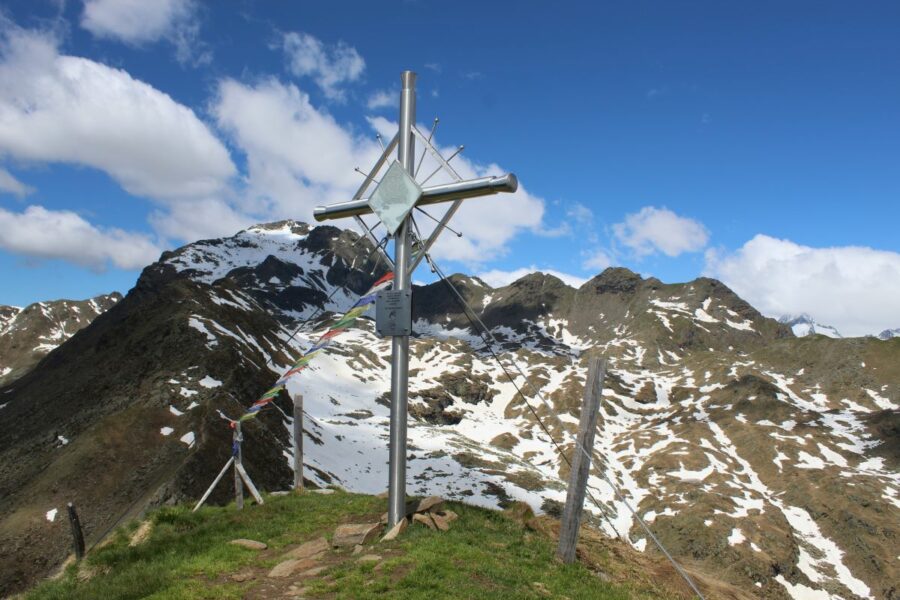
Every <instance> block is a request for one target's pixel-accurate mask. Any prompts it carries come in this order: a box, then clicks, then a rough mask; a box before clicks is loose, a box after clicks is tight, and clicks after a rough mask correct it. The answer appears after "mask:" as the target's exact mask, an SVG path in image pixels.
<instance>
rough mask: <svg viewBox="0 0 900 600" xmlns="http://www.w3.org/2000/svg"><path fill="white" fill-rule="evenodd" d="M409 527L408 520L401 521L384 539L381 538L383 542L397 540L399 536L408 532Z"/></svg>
mask: <svg viewBox="0 0 900 600" xmlns="http://www.w3.org/2000/svg"><path fill="white" fill-rule="evenodd" d="M407 527H409V521H408V520H407V519H400V520H399V521H397V524H396V525H394V526H393V527H391V530H390V531H388V532H387V533H386V534H384V537H383V538H381V541H382V542H390V541H392V540H395V539H397V536H399V535H400V534H401V533H403V532H404V531H406V528H407Z"/></svg>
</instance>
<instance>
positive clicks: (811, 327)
mask: <svg viewBox="0 0 900 600" xmlns="http://www.w3.org/2000/svg"><path fill="white" fill-rule="evenodd" d="M778 322H779V323H782V324H784V325H787V326H788V327H790V328H791V331H793V332H794V335H796V336H797V337H805V336H807V335H816V334H819V335H825V336H828V337H830V338H842V337H844V336H842V335H841V334H840V332H838V330H837V328H835V327H833V326H831V325H823V324H822V323H819V322H817V321H816V320H815V319H814V318H812V317H811V316H810V315H809V314H807V313H801V314H799V315H784V316H782V317H781V318H780V319H778Z"/></svg>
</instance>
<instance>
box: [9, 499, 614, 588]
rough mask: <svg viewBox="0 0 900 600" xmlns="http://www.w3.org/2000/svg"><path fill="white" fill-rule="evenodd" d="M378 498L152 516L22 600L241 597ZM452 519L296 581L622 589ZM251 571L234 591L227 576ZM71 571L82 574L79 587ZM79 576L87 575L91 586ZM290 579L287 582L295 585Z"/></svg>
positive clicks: (490, 519)
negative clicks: (255, 547) (139, 531)
mask: <svg viewBox="0 0 900 600" xmlns="http://www.w3.org/2000/svg"><path fill="white" fill-rule="evenodd" d="M384 504H385V502H384V500H379V499H377V498H374V497H372V496H362V495H355V494H346V493H341V492H337V493H335V494H332V495H319V494H309V493H308V494H303V495H300V496H285V497H269V498H267V500H266V504H265V505H264V506H247V508H245V510H243V511H241V512H238V511H236V510H235V509H234V507H233V506H229V507H221V508H220V507H211V508H204V509H201V510H200V511H199V512H197V513H195V514H194V513H191V512H190V509H189V508H188V507H175V508H164V509H161V510H159V511H157V512H155V513H153V514H152V515H151V516H150V518H151V519H152V521H153V529H152V532H151V534H150V537H149V538H148V539H147V540H146V541H145V542H144V543H142V544H140V545H138V546H136V547H130V546H129V544H128V542H129V537H130V535H131V533H132V532H133V531H134V530H135V528H136V527H137V524H136V523H132V524H131V525H129V526H127V527H125V528H122V529H120V530H119V531H117V532H116V533H115V534H114V537H113V539H112V541H111V542H110V543H108V544H107V545H105V546H103V547H102V548H100V549H97V550H95V551H94V552H93V553H91V554H90V555H89V556H88V558H87V559H86V561H85V563H84V564H83V565H82V566H81V567H80V568H79V567H77V566H72V567H69V569H68V570H67V571H66V572H65V574H64V575H63V576H62V577H61V578H59V579H57V580H54V581H47V582H44V583H42V584H41V585H39V586H38V587H37V588H35V589H34V590H32V591H31V592H30V593H29V594H28V595H27V596H26V598H28V599H34V600H38V599H66V600H70V599H71V600H77V599H82V598H83V599H91V600H95V599H103V600H106V599H110V600H112V599H119V598H122V599H126V598H154V599H163V598H165V599H167V600H168V599H181V598H183V599H201V598H210V599H212V598H216V599H218V598H243V597H244V596H245V595H246V594H247V593H251V594H252V593H253V589H254V587H256V586H259V585H261V584H262V583H263V582H265V581H266V577H265V572H266V571H267V570H268V569H269V568H271V567H272V566H274V565H275V564H277V563H278V562H279V560H280V558H279V557H280V556H281V555H282V554H283V552H282V551H281V549H284V548H285V547H286V546H291V545H294V544H298V543H302V542H304V541H307V540H310V539H313V538H315V537H318V536H322V535H324V536H325V537H330V536H331V533H332V532H333V531H334V528H335V526H337V525H338V524H340V523H343V522H361V521H371V520H373V519H377V518H378V516H379V515H380V514H381V512H382V511H383V509H384ZM450 506H451V507H452V509H453V510H454V511H456V512H457V513H459V515H460V518H459V519H458V520H457V521H455V522H454V523H453V524H452V526H451V529H450V531H448V532H436V531H431V530H429V529H426V528H425V527H422V526H421V525H415V526H411V527H410V528H409V529H408V530H407V531H406V533H405V534H403V535H402V536H401V537H400V538H399V539H397V540H396V541H394V542H391V543H387V544H373V545H372V546H369V547H367V548H366V549H365V552H366V553H376V554H379V555H381V556H382V557H384V561H383V563H382V564H381V566H380V567H379V568H378V569H377V570H376V569H375V563H360V562H357V561H356V557H355V556H352V555H350V553H349V552H348V551H343V552H334V553H332V554H331V556H330V557H329V558H328V560H327V562H330V563H333V565H332V567H331V568H330V569H329V570H328V571H327V572H325V573H323V574H322V575H320V576H319V577H316V578H313V579H309V580H305V581H302V582H301V583H300V584H298V585H302V586H305V587H306V590H305V591H304V597H308V598H316V597H323V598H354V599H356V598H385V597H390V598H429V599H431V598H545V597H555V598H562V597H566V598H570V599H573V600H574V599H576V598H592V599H601V600H602V599H618V598H628V597H630V595H629V594H628V593H627V590H625V589H624V588H617V587H614V586H611V585H610V584H607V583H604V582H603V581H601V580H600V578H598V577H597V576H596V575H595V574H593V573H591V572H590V571H589V570H588V569H587V568H586V567H584V566H583V565H580V564H575V565H569V566H563V565H560V564H559V563H557V562H556V561H555V560H554V558H553V550H554V549H553V545H552V543H551V542H550V540H549V539H547V538H545V537H543V536H542V535H541V534H539V533H536V532H533V531H529V530H528V529H526V528H524V527H523V526H522V525H520V524H518V523H516V522H514V521H513V520H511V519H508V518H506V517H505V516H503V515H502V514H501V513H498V512H495V511H489V510H484V509H479V508H475V507H471V506H466V505H461V504H456V503H453V504H451V505H450ZM235 538H250V539H254V540H259V541H263V542H266V543H267V544H269V548H270V550H267V551H266V552H265V553H263V554H262V555H260V554H259V553H257V552H254V551H250V550H246V549H244V548H240V547H237V546H233V545H229V544H228V543H227V542H228V541H229V540H232V539H235ZM251 569H252V570H254V572H255V573H256V575H257V577H256V578H255V579H253V580H250V581H246V582H243V583H235V582H233V581H231V580H230V579H229V578H228V575H230V574H232V573H235V572H238V571H241V570H245V571H246V570H251ZM79 572H80V573H81V574H82V577H81V578H79ZM85 572H93V573H94V574H93V576H92V577H90V578H86V577H84V576H83V575H84V573H85ZM295 579H296V578H295Z"/></svg>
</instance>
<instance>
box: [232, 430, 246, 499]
mask: <svg viewBox="0 0 900 600" xmlns="http://www.w3.org/2000/svg"><path fill="white" fill-rule="evenodd" d="M243 441H244V438H243V436H242V435H241V422H240V421H235V422H234V436H233V437H232V444H233V446H232V452H233V454H234V505H235V507H236V508H237V509H238V510H243V508H244V481H243V479H242V478H241V468H242V467H243V466H244V465H243V462H241V454H242V452H241V442H243Z"/></svg>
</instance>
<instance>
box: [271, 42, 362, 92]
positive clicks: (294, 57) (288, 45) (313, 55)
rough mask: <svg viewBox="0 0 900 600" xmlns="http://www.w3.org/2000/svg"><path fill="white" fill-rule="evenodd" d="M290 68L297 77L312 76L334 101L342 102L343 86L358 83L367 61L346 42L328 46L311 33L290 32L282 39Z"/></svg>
mask: <svg viewBox="0 0 900 600" xmlns="http://www.w3.org/2000/svg"><path fill="white" fill-rule="evenodd" d="M282 48H283V49H284V52H285V54H286V55H287V59H288V68H289V69H290V71H291V73H293V74H294V75H296V76H297V77H312V79H313V81H315V82H316V85H318V86H319V88H321V90H322V92H323V93H324V94H325V96H326V97H328V98H329V99H331V100H343V99H344V97H345V94H344V91H343V90H342V89H341V86H342V85H343V84H344V83H347V82H352V81H356V80H357V79H359V78H360V76H361V75H362V73H363V70H365V68H366V61H364V60H363V58H362V56H360V55H359V53H358V52H357V51H356V48H353V47H352V46H348V45H347V44H345V43H344V42H338V43H337V44H333V45H328V46H326V45H325V44H323V43H322V41H321V40H319V39H318V38H315V37H313V36H311V35H309V34H308V33H302V32H290V33H286V34H284V36H283V38H282Z"/></svg>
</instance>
